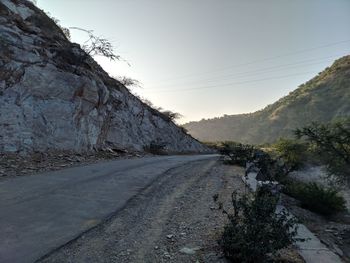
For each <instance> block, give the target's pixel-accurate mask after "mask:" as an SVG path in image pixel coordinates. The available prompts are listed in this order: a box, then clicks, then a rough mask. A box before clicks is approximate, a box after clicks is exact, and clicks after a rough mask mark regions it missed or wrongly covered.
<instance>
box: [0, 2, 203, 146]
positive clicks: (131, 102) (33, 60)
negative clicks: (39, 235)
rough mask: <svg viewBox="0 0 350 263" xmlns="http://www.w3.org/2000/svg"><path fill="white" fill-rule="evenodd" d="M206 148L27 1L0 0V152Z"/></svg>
mask: <svg viewBox="0 0 350 263" xmlns="http://www.w3.org/2000/svg"><path fill="white" fill-rule="evenodd" d="M150 145H153V146H154V145H164V146H165V149H166V150H167V151H168V152H203V151H207V148H206V147H205V146H203V145H202V144H201V143H200V142H198V141H197V140H195V139H194V138H192V137H191V136H190V135H188V134H186V133H184V130H183V129H182V128H180V127H178V126H176V125H175V124H174V123H173V122H172V121H171V120H169V118H166V116H165V115H164V114H162V113H160V112H158V111H157V110H155V109H153V108H151V107H149V106H147V105H146V104H144V103H143V102H142V101H140V100H139V99H138V98H136V97H135V96H133V95H132V94H131V93H130V92H129V91H128V89H127V88H126V87H125V86H124V85H122V84H121V83H120V82H119V81H117V80H115V79H113V78H111V77H109V76H108V74H107V73H106V72H105V71H104V70H103V69H102V68H101V67H100V66H99V65H98V64H97V63H96V62H95V61H94V60H93V59H92V58H91V57H90V56H88V55H87V53H86V52H85V51H83V49H81V47H80V46H79V45H78V44H74V43H71V42H70V41H69V40H68V39H67V37H66V36H65V34H64V33H63V31H62V29H61V28H60V27H59V26H58V25H57V24H56V23H55V22H54V21H53V20H52V19H50V18H49V17H48V16H47V15H46V14H45V13H44V12H43V11H42V10H40V9H38V8H37V7H36V6H35V5H33V4H32V3H31V2H30V1H25V0H0V153H7V152H23V153H30V152H33V151H42V152H43V151H51V150H53V151H54V150H69V151H78V152H79V151H89V150H93V149H103V148H107V147H111V148H116V149H130V150H140V151H142V150H143V149H144V148H145V147H146V148H147V147H150Z"/></svg>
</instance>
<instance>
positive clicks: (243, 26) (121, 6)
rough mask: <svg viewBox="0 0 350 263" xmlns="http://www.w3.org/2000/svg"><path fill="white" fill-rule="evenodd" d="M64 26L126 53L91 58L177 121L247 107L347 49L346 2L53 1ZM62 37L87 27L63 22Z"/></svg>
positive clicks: (45, 3)
mask: <svg viewBox="0 0 350 263" xmlns="http://www.w3.org/2000/svg"><path fill="white" fill-rule="evenodd" d="M37 5H38V6H39V7H40V8H42V9H44V10H45V11H47V12H50V14H51V15H52V16H54V17H56V18H57V19H59V20H60V23H61V25H62V26H65V27H81V28H84V29H89V30H94V32H95V33H96V34H97V35H101V36H103V37H106V38H108V39H109V40H111V41H112V43H113V44H114V46H115V52H116V54H118V55H120V56H121V57H122V58H123V59H125V60H127V61H128V62H129V63H130V64H131V66H128V64H127V63H125V62H123V61H119V62H110V61H108V60H107V59H104V58H100V57H96V60H97V61H98V62H99V63H100V64H101V66H103V68H104V69H105V70H106V71H107V72H108V73H110V74H111V75H112V76H127V77H131V78H135V79H137V80H139V81H140V82H141V83H142V84H143V88H142V89H141V88H132V89H131V90H132V91H133V92H134V93H137V94H139V95H140V96H142V97H145V98H146V99H148V100H150V101H152V102H153V103H154V104H155V105H156V106H160V107H162V108H165V109H169V110H172V111H176V112H179V113H181V114H182V115H184V117H183V118H182V119H181V120H180V122H181V123H184V122H188V121H196V120H200V119H202V118H206V119H207V118H213V117H220V116H223V115H224V114H227V115H231V114H240V113H248V112H254V111H256V110H259V109H262V108H263V107H265V106H266V105H268V104H271V103H273V102H274V101H276V100H277V99H279V98H281V97H283V96H285V95H287V94H288V93H289V92H290V91H292V90H294V89H295V88H297V86H298V85H300V84H302V83H304V82H305V81H307V80H309V79H311V78H312V77H314V76H315V75H316V74H317V73H318V72H320V71H322V70H323V69H324V68H326V67H328V66H330V65H331V63H332V62H333V61H334V60H335V59H337V58H340V57H342V56H344V55H347V54H349V53H350V28H349V26H348V25H349V24H350V16H349V13H350V1H346V0H335V1H326V0H322V1H319V0H310V1H307V2H306V1H303V0H296V1H293V2H291V1H286V0H285V1H280V0H266V1H256V0H254V1H253V0H251V1H244V2H243V1H228V0H227V1H226V0H222V1H220V2H212V1H209V0H205V1H194V0H191V1H176V2H171V1H160V0H157V1H146V0H133V1H122V0H120V1H112V0H104V1H95V0H91V1H89V2H88V3H87V2H86V1H82V0H74V1H53V0H39V1H37ZM71 33H72V42H77V43H80V44H81V43H83V42H84V41H85V40H86V38H87V36H86V35H84V34H83V33H82V32H79V31H76V30H71Z"/></svg>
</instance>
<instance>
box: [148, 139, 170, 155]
mask: <svg viewBox="0 0 350 263" xmlns="http://www.w3.org/2000/svg"><path fill="white" fill-rule="evenodd" d="M165 146H166V145H165V143H160V142H155V141H153V142H151V143H150V144H149V146H145V147H144V150H145V151H146V152H149V153H152V154H156V155H164V154H166V150H165Z"/></svg>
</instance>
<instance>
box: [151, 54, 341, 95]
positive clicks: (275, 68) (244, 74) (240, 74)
mask: <svg viewBox="0 0 350 263" xmlns="http://www.w3.org/2000/svg"><path fill="white" fill-rule="evenodd" d="M337 57H338V56H336V55H334V56H331V57H324V58H319V59H311V60H303V61H299V62H296V63H290V64H283V65H278V66H273V67H268V68H263V69H258V70H252V71H245V72H238V73H233V74H229V75H223V76H217V77H214V78H207V79H201V80H198V81H194V82H193V81H192V82H187V83H183V84H170V85H162V86H161V87H176V86H179V85H192V84H196V83H202V82H204V81H205V82H214V81H217V80H230V79H232V77H235V78H242V77H249V76H251V75H254V76H255V75H257V74H265V73H270V72H275V71H280V70H285V69H290V68H297V67H298V68H299V67H302V66H309V65H317V64H323V63H325V62H331V61H333V60H334V59H335V58H337ZM315 60H316V61H319V60H321V61H319V62H314V63H305V62H311V61H315ZM271 69H272V70H271ZM252 73H254V74H252ZM148 90H158V89H157V88H151V89H148Z"/></svg>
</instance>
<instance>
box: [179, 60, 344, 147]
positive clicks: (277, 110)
mask: <svg viewBox="0 0 350 263" xmlns="http://www.w3.org/2000/svg"><path fill="white" fill-rule="evenodd" d="M349 115H350V56H345V57H342V58H340V59H338V60H336V61H335V62H334V63H333V65H332V66H331V67H329V68H326V69H325V70H324V71H322V72H321V73H319V74H318V75H317V76H316V77H314V78H313V79H311V80H310V81H308V82H306V83H305V84H302V85H300V86H299V87H298V88H297V89H296V90H294V91H293V92H291V93H289V95H287V96H285V97H283V98H281V99H280V100H278V101H277V102H275V103H273V104H272V105H269V106H267V107H266V108H264V109H263V110H260V111H257V112H254V113H250V114H239V115H226V116H224V117H220V118H214V119H208V120H201V121H198V122H190V123H187V124H185V125H184V127H185V128H186V129H187V130H188V131H189V132H190V134H192V135H193V136H194V137H195V138H198V139H199V140H202V141H225V140H233V141H239V142H244V143H254V144H259V143H265V142H273V141H275V140H276V139H278V138H279V137H290V136H291V135H292V131H293V130H294V129H295V128H297V127H302V126H304V125H306V124H308V123H310V122H312V121H318V122H327V121H331V120H333V119H334V118H337V117H341V116H349Z"/></svg>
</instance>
